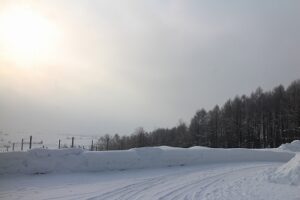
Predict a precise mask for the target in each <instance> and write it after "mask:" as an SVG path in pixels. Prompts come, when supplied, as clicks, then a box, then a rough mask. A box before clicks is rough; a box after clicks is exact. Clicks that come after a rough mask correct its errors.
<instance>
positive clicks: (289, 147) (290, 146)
mask: <svg viewBox="0 0 300 200" xmlns="http://www.w3.org/2000/svg"><path fill="white" fill-rule="evenodd" d="M278 148H279V149H282V150H286V151H293V152H300V140H294V141H293V142H291V143H286V144H282V145H281V146H280V147H278Z"/></svg>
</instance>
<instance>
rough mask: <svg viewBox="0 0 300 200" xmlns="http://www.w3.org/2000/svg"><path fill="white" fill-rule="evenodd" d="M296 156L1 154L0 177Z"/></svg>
mask: <svg viewBox="0 0 300 200" xmlns="http://www.w3.org/2000/svg"><path fill="white" fill-rule="evenodd" d="M294 155H295V153H293V152H288V151H282V150H279V151H274V150H272V149H271V150H270V149H268V150H267V149H265V150H251V149H221V148H220V149H213V148H203V147H193V148H188V149H185V148H173V147H166V146H163V147H143V148H135V149H130V150H123V151H98V152H95V151H83V150H81V149H75V148H74V149H60V150H58V149H57V150H50V149H33V150H30V151H27V152H7V153H0V174H44V173H53V172H59V173H61V172H94V171H106V170H127V169H141V168H158V167H171V166H183V165H195V164H208V163H226V162H257V161H263V162H287V161H289V160H290V159H291V158H293V157H294Z"/></svg>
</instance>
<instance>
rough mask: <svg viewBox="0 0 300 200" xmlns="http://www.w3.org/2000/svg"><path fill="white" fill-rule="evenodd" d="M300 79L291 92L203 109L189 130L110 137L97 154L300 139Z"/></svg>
mask: <svg viewBox="0 0 300 200" xmlns="http://www.w3.org/2000/svg"><path fill="white" fill-rule="evenodd" d="M299 137H300V80H296V81H294V82H292V83H291V84H290V85H289V86H288V87H287V88H286V89H285V88H284V87H283V86H282V85H279V86H277V87H275V88H274V89H273V90H272V91H266V92H263V90H262V89H261V88H260V87H259V88H257V89H256V91H255V92H253V93H252V94H251V95H250V96H246V95H243V96H236V97H235V98H234V99H229V100H227V101H226V103H225V104H224V105H223V106H222V107H219V106H218V105H216V106H215V107H214V108H213V109H212V110H208V111H207V110H205V109H203V108H202V109H200V110H198V111H197V112H196V114H195V115H194V116H193V117H192V119H191V121H190V123H189V125H187V124H185V123H183V122H179V124H178V125H177V126H175V127H173V128H168V129H166V128H159V129H156V130H153V131H151V132H146V131H145V130H144V129H143V128H137V129H136V131H135V132H134V133H133V134H131V135H130V136H122V137H121V136H119V135H118V134H115V135H114V136H110V135H108V134H107V135H105V136H103V137H101V138H100V139H99V140H98V142H97V144H96V145H95V148H97V150H121V149H130V148H134V147H147V146H162V145H166V146H173V147H191V146H207V147H223V148H235V147H242V148H267V147H278V146H279V145H280V144H282V143H284V142H290V141H291V140H293V139H300V138H299Z"/></svg>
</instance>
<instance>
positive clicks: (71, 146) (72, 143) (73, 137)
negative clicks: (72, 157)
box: [71, 137, 74, 148]
mask: <svg viewBox="0 0 300 200" xmlns="http://www.w3.org/2000/svg"><path fill="white" fill-rule="evenodd" d="M71 147H72V148H73V147H74V137H72V146H71Z"/></svg>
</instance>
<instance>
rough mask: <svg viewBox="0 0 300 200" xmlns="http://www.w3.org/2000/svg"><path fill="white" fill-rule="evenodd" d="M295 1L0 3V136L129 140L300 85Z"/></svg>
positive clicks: (299, 23) (298, 4)
mask: <svg viewBox="0 0 300 200" xmlns="http://www.w3.org/2000/svg"><path fill="white" fill-rule="evenodd" d="M299 10H300V1H297V0H286V1H281V0H265V1H260V0H251V1H250V0H249V1H244V0H239V1H237V0H236V1H235V0H229V1H226V2H225V1H220V0H209V1H198V0H187V1H180V0H172V1H171V0H163V1H161V0H160V1H159V0H151V1H146V0H143V1H141V0H131V1H124V0H120V1H117V0H103V1H94V0H91V1H80V0H74V1H73V0H72V1H71V0H70V1H67V0H51V1H50V0H49V1H47V0H40V1H6V0H4V1H1V2H0V130H1V131H2V132H5V133H9V134H36V135H48V136H49V135H52V136H53V137H54V136H55V135H56V134H71V135H72V134H82V135H89V134H90V135H98V134H99V135H104V134H106V133H109V134H114V133H119V134H121V135H124V134H127V135H128V134H131V133H132V132H133V131H134V130H135V129H136V128H137V127H144V128H145V129H146V130H153V129H155V128H159V127H172V126H175V125H177V124H178V122H179V120H182V121H184V122H186V123H189V121H190V119H191V118H192V117H193V115H194V114H195V112H196V111H197V110H199V109H200V108H205V109H207V110H209V109H211V108H213V107H214V106H215V105H216V104H219V105H222V104H223V103H225V101H226V100H227V99H229V98H234V97H235V96H236V95H242V94H247V95H249V94H250V93H251V92H252V91H255V89H256V88H257V87H258V86H261V87H262V88H263V89H264V90H271V89H272V88H273V87H275V86H277V85H279V84H283V85H284V86H287V85H288V84H289V83H291V82H292V81H293V80H295V79H298V78H299V77H300V56H299V52H300V37H299V35H300V20H299V19H300V12H299Z"/></svg>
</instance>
